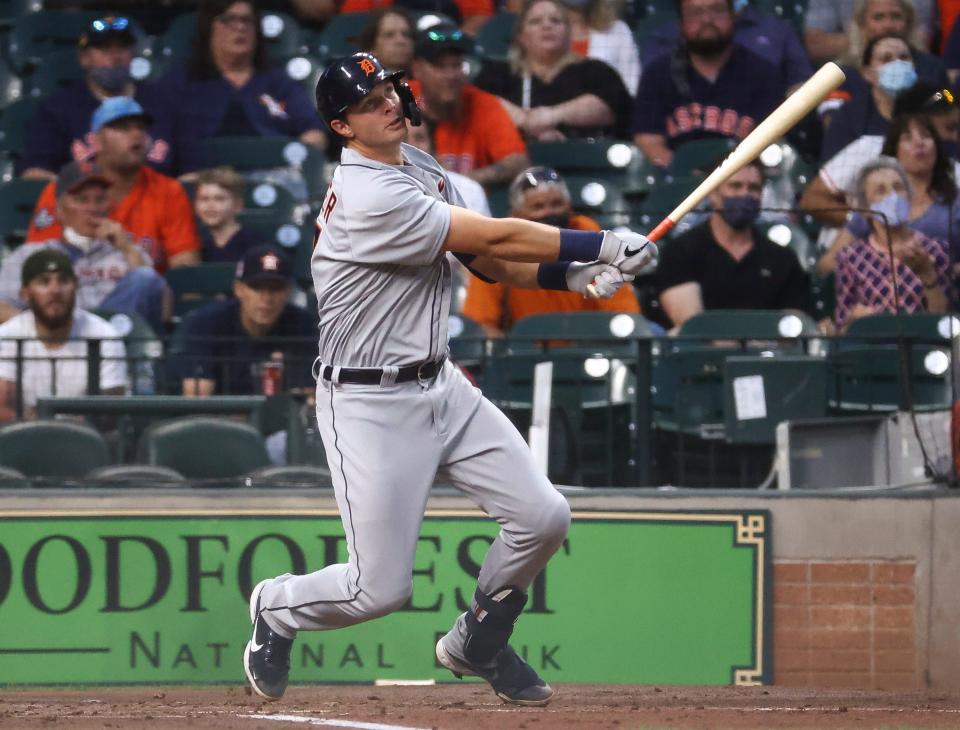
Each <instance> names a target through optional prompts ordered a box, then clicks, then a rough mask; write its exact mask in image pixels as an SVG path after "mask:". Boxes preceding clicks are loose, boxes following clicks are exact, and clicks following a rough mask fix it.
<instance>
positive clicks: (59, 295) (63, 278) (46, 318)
mask: <svg viewBox="0 0 960 730" xmlns="http://www.w3.org/2000/svg"><path fill="white" fill-rule="evenodd" d="M21 295H22V297H23V298H24V300H26V302H27V306H28V307H30V311H32V312H33V316H34V317H36V318H37V321H38V322H40V323H41V324H43V325H44V326H46V327H48V328H50V329H57V328H58V327H62V326H64V325H65V324H67V323H68V322H69V321H70V318H71V317H72V316H73V305H74V302H75V300H76V297H77V280H76V279H74V278H73V277H72V276H68V275H67V274H64V273H62V272H60V271H50V272H45V273H43V274H40V275H39V276H35V277H34V278H33V279H31V280H30V281H29V282H28V283H27V285H26V286H25V287H23V290H22V291H21Z"/></svg>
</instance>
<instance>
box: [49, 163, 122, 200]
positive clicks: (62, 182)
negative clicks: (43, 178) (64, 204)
mask: <svg viewBox="0 0 960 730" xmlns="http://www.w3.org/2000/svg"><path fill="white" fill-rule="evenodd" d="M88 183H100V184H101V185H106V186H110V185H112V184H113V183H112V182H111V181H110V178H108V177H107V176H106V175H104V173H103V169H102V168H101V167H100V166H99V165H98V164H96V163H95V162H93V161H91V160H80V161H77V162H71V163H70V164H68V165H64V166H63V168H62V169H61V170H60V174H59V175H57V187H56V193H57V197H58V198H59V197H60V196H61V195H65V194H66V193H72V192H75V191H77V190H79V189H80V188H82V187H83V186H84V185H86V184H88Z"/></svg>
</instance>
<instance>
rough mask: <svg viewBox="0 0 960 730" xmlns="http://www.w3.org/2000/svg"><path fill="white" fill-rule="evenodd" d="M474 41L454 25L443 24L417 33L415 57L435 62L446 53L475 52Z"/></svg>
mask: <svg viewBox="0 0 960 730" xmlns="http://www.w3.org/2000/svg"><path fill="white" fill-rule="evenodd" d="M473 48H474V46H473V41H472V40H471V38H470V36H468V35H467V34H466V33H464V32H463V31H462V30H460V29H459V28H458V27H457V26H456V25H455V24H454V23H446V22H441V23H437V24H436V25H431V26H430V27H429V28H424V29H423V30H419V31H417V36H416V40H415V41H414V56H416V57H417V58H425V59H426V60H428V61H435V60H437V59H438V58H439V57H440V56H442V55H443V54H444V53H451V52H452V53H463V54H468V53H472V52H473Z"/></svg>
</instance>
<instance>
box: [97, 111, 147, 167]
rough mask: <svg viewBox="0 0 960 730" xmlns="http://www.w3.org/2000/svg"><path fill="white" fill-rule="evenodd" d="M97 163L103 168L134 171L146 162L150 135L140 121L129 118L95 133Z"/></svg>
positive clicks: (108, 125)
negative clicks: (97, 141)
mask: <svg viewBox="0 0 960 730" xmlns="http://www.w3.org/2000/svg"><path fill="white" fill-rule="evenodd" d="M97 139H98V140H99V149H98V150H97V161H98V162H100V164H102V165H103V166H105V167H116V168H119V169H134V168H138V167H140V166H141V165H143V163H144V162H146V160H147V152H148V151H149V149H150V135H149V134H147V125H146V124H145V123H144V121H143V120H142V119H138V118H136V117H130V118H127V119H119V120H117V121H116V122H113V123H111V124H107V125H106V126H104V127H102V128H101V129H100V131H99V132H97Z"/></svg>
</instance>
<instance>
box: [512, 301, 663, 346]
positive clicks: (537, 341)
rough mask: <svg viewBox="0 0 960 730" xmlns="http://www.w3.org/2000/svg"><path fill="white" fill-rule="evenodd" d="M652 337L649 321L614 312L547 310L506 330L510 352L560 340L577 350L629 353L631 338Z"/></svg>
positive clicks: (635, 315) (632, 344)
mask: <svg viewBox="0 0 960 730" xmlns="http://www.w3.org/2000/svg"><path fill="white" fill-rule="evenodd" d="M638 337H653V332H652V331H651V330H650V323H649V322H647V320H646V319H644V318H643V317H642V316H641V315H639V314H624V313H618V312H551V313H548V314H534V315H531V316H529V317H523V318H521V319H519V320H517V321H516V322H515V323H514V325H513V327H512V328H511V330H510V336H509V347H510V350H511V351H512V352H525V351H526V352H530V351H540V350H541V348H542V345H543V344H544V343H546V342H551V345H550V347H551V349H552V348H553V347H556V344H555V343H556V342H563V345H564V347H565V348H566V347H572V348H576V350H577V351H586V352H591V353H592V352H601V353H605V354H619V355H621V356H629V355H632V354H634V353H635V352H636V348H635V345H634V343H633V341H634V339H636V338H638Z"/></svg>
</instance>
